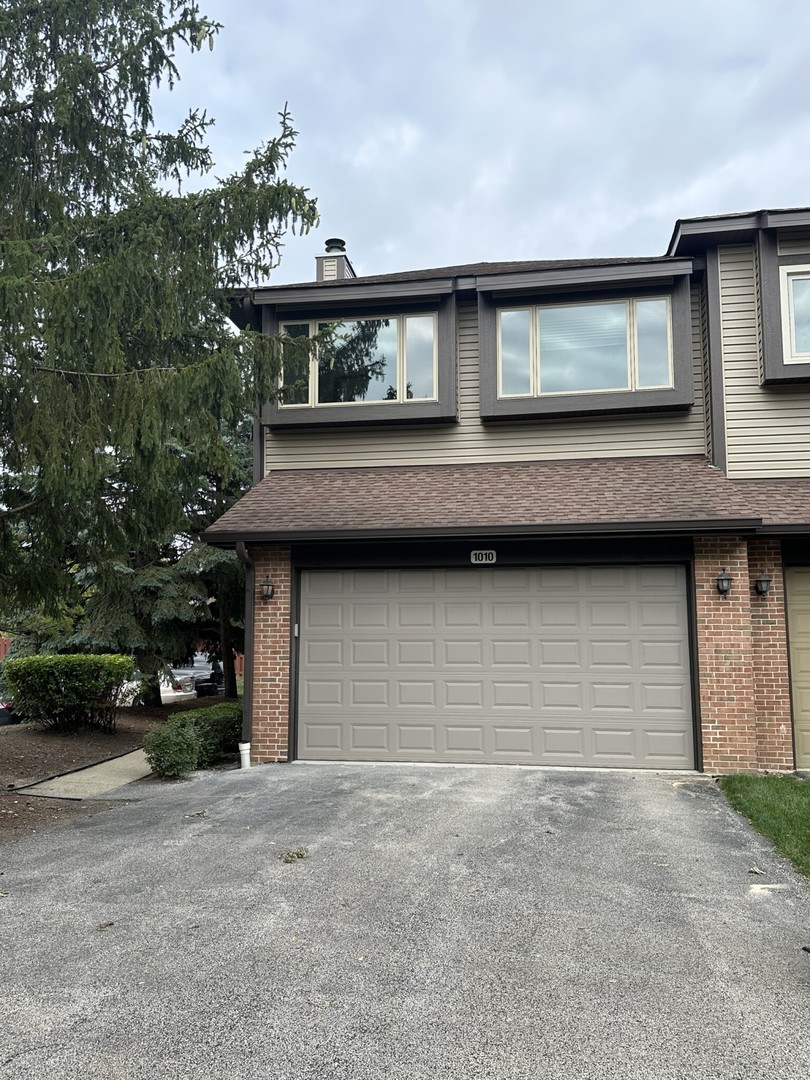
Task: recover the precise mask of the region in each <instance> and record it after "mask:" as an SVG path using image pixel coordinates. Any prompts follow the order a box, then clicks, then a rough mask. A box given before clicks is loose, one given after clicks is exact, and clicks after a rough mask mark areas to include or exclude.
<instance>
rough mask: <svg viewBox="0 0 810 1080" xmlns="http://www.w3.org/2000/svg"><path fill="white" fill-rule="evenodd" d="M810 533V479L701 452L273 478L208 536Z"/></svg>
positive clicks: (353, 470)
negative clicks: (750, 469) (759, 476)
mask: <svg viewBox="0 0 810 1080" xmlns="http://www.w3.org/2000/svg"><path fill="white" fill-rule="evenodd" d="M698 523H700V525H702V527H703V528H709V529H711V528H717V529H731V528H734V527H735V526H737V527H739V528H751V529H753V528H755V527H758V526H759V525H760V524H762V525H764V526H774V527H776V526H785V525H788V526H808V528H810V480H768V481H765V480H743V481H740V480H736V481H735V480H729V479H728V477H726V476H725V475H724V473H722V472H720V471H719V470H718V469H715V468H713V467H712V466H711V465H710V464H709V462H708V460H707V459H706V458H705V457H702V456H679V457H648V458H607V459H598V460H594V459H589V460H576V461H555V462H513V463H499V464H467V465H429V466H428V465H424V466H420V465H402V466H388V467H380V468H376V467H370V468H351V469H340V468H339V469H308V470H295V471H292V470H291V471H280V472H273V473H270V474H269V475H268V476H266V477H265V478H264V480H262V481H261V482H260V483H259V484H257V485H256V487H254V488H252V489H251V490H250V491H249V492H248V493H247V494H246V495H245V496H244V498H243V499H241V500H240V502H238V503H237V504H236V505H235V506H234V507H232V508H231V509H230V510H229V511H228V512H227V513H226V514H224V515H223V517H221V518H220V519H219V521H217V522H216V523H215V524H214V525H212V526H211V527H210V528H209V529H208V531H207V532H206V534H205V538H206V539H207V540H209V541H210V542H211V543H214V544H216V543H229V542H234V541H235V540H245V541H251V540H253V541H257V540H274V539H275V540H285V539H286V540H295V539H303V538H306V537H312V538H315V537H323V538H327V537H344V538H358V539H359V538H361V537H373V536H375V535H380V534H385V533H394V534H402V535H408V534H417V533H422V532H428V533H435V534H436V535H441V534H447V535H449V534H452V533H453V532H459V531H461V532H463V531H465V530H469V531H473V530H483V529H491V530H493V531H500V530H503V531H511V532H519V531H522V530H525V531H526V532H527V533H529V532H530V533H534V534H543V533H544V532H545V533H548V534H550V535H551V534H559V533H565V532H566V530H569V529H570V530H571V531H572V532H579V531H582V529H583V528H584V527H586V526H593V528H592V531H593V532H594V533H598V532H619V531H625V532H632V531H634V530H637V531H639V532H647V531H653V530H667V529H672V530H676V531H679V532H685V531H686V532H688V531H689V529H690V527H691V526H692V525H697V524H698Z"/></svg>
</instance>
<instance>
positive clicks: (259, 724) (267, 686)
mask: <svg viewBox="0 0 810 1080" xmlns="http://www.w3.org/2000/svg"><path fill="white" fill-rule="evenodd" d="M252 555H253V562H254V565H255V568H256V573H255V597H254V603H255V609H254V610H255V618H254V626H253V633H254V639H253V731H252V734H251V740H250V742H251V760H253V761H256V762H262V761H287V760H288V758H289V744H288V740H289V732H290V595H291V589H292V575H291V569H290V551H289V548H278V547H272V548H257V549H255V550H254V551H252ZM265 574H267V575H269V576H270V579H271V581H272V582H273V585H274V586H275V590H276V591H275V596H274V597H273V599H272V600H263V599H262V595H261V582H262V579H263V578H264V576H265Z"/></svg>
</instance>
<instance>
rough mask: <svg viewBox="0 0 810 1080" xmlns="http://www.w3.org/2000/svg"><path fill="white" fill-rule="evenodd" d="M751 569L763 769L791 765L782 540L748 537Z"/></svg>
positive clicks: (759, 755)
mask: <svg viewBox="0 0 810 1080" xmlns="http://www.w3.org/2000/svg"><path fill="white" fill-rule="evenodd" d="M748 570H749V573H750V575H751V593H750V595H751V630H752V635H753V664H754V702H755V705H756V715H757V761H758V764H759V767H760V769H770V770H775V771H776V770H785V769H792V768H793V767H794V765H793V727H792V725H793V719H792V711H791V704H790V671H789V669H788V640H787V619H786V617H785V582H784V575H783V573H782V545H781V543H780V542H779V541H778V540H751V541H749V544H748ZM760 574H767V575H768V576H769V577H770V578H771V590H770V592H769V593H768V595H767V596H758V595H757V593H756V590H755V589H754V580H755V579H756V578H757V577H758V576H759V575H760Z"/></svg>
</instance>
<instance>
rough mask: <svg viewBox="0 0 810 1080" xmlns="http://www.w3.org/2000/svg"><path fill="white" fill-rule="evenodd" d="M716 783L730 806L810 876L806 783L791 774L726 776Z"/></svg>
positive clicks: (809, 795)
mask: <svg viewBox="0 0 810 1080" xmlns="http://www.w3.org/2000/svg"><path fill="white" fill-rule="evenodd" d="M720 786H721V787H722V789H723V791H724V792H725V795H726V798H727V799H728V801H729V802H730V803H731V805H732V806H733V807H734V809H735V810H737V811H739V813H741V814H742V815H743V816H744V817H746V818H748V820H749V821H750V822H751V824H752V825H753V826H754V828H755V829H757V830H758V831H759V832H761V833H762V834H763V836H767V837H768V839H769V840H770V841H771V842H772V843H773V845H774V847H775V848H776V850H777V851H778V852H779V854H780V855H784V857H785V858H786V859H789V860H790V861H791V862H792V863H793V865H794V866H795V867H796V869H797V870H798V871H799V873H800V874H804V875H805V877H810V783H808V782H807V781H806V780H799V779H798V778H797V777H795V776H726V777H724V778H723V779H722V780H721V781H720Z"/></svg>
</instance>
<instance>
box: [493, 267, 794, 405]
mask: <svg viewBox="0 0 810 1080" xmlns="http://www.w3.org/2000/svg"><path fill="white" fill-rule="evenodd" d="M808 270H810V268H808ZM647 300H664V301H665V302H666V306H667V344H668V367H667V371H668V374H669V381H668V382H667V383H662V384H660V385H659V386H639V385H638V381H639V380H638V320H637V316H636V305H637V304H638V303H644V302H645V301H647ZM594 304H601V305H604V304H624V305H625V311H626V332H627V385H626V386H612V387H610V388H603V389H586V390H551V391H549V390H545V391H541V390H540V370H541V364H542V358H541V355H540V321H539V312H540V311H542V310H543V309H544V308H561V307H586V306H593V305H594ZM505 311H528V312H529V313H530V317H529V377H530V386H531V390H530V392H529V393H528V394H504V392H503V379H502V376H503V364H502V355H501V341H502V335H501V314H502V313H503V312H505ZM497 338H498V349H497V353H498V359H497V363H498V397H499V398H501V399H503V400H505V401H513V400H520V399H523V400H527V399H529V398H552V397H577V396H582V395H585V394H626V393H628V392H633V393H638V394H643V393H646V392H647V391H649V390H671V389H672V388H673V387H674V385H675V368H674V346H673V341H672V298H671V297H670V296H669V295H668V294H667V293H662V294H656V295H655V296H649V295H644V296H633V297H621V296H618V297H615V298H614V297H605V298H602V299H598V300H572V301H565V302H563V303H553V304H528V305H527V304H516V305H514V306H510V307H502V308H498V312H497Z"/></svg>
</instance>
